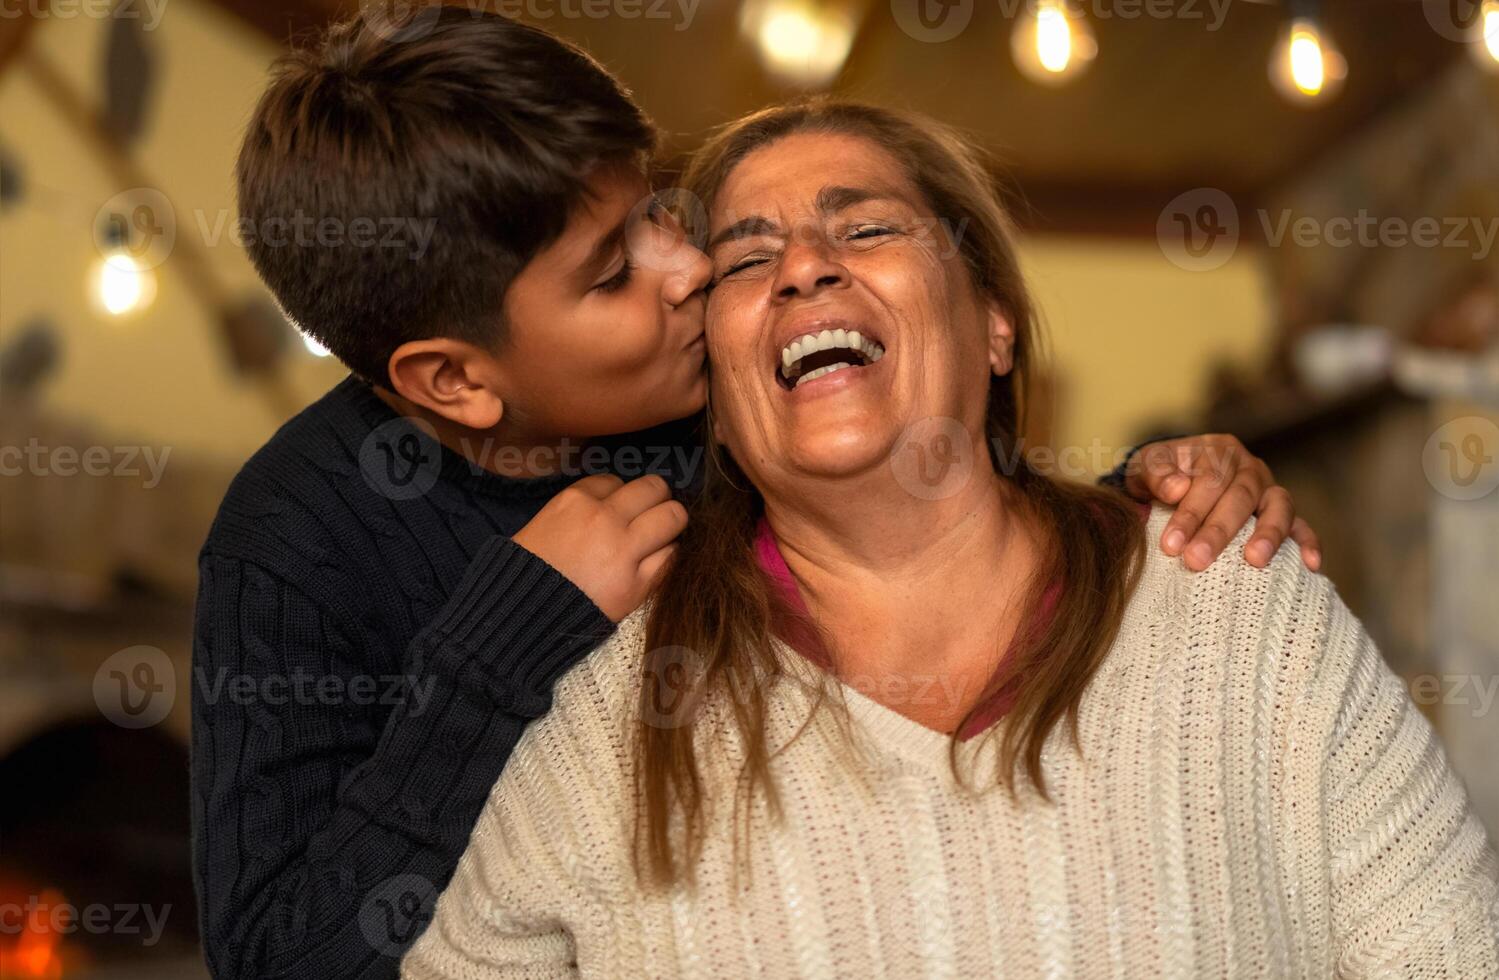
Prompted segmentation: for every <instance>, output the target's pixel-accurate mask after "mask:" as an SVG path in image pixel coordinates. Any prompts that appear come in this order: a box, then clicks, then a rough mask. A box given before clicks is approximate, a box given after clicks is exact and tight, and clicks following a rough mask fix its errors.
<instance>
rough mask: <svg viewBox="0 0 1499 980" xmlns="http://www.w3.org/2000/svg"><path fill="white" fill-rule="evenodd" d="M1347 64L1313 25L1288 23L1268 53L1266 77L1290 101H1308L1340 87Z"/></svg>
mask: <svg viewBox="0 0 1499 980" xmlns="http://www.w3.org/2000/svg"><path fill="white" fill-rule="evenodd" d="M1347 73H1348V64H1347V62H1345V61H1344V60H1343V56H1342V55H1341V54H1339V53H1338V51H1337V49H1336V48H1335V47H1334V46H1333V45H1332V42H1331V41H1329V40H1328V38H1327V36H1326V35H1324V34H1323V33H1322V32H1321V30H1319V29H1318V27H1317V25H1316V24H1315V23H1313V22H1312V21H1310V20H1304V19H1298V20H1294V21H1292V22H1291V26H1290V28H1289V30H1287V31H1286V33H1285V35H1284V36H1283V37H1282V38H1281V41H1280V43H1279V44H1277V45H1276V46H1275V51H1274V52H1273V53H1272V54H1271V56H1270V80H1271V81H1272V82H1274V83H1275V87H1276V88H1277V89H1278V90H1279V91H1280V93H1281V94H1282V95H1284V96H1285V97H1286V98H1287V99H1288V100H1290V101H1291V102H1296V103H1303V104H1304V103H1309V102H1312V101H1314V100H1317V99H1320V98H1323V97H1325V96H1330V95H1332V94H1333V93H1335V92H1336V91H1337V90H1338V89H1339V88H1341V87H1342V82H1343V79H1344V77H1346V75H1347Z"/></svg>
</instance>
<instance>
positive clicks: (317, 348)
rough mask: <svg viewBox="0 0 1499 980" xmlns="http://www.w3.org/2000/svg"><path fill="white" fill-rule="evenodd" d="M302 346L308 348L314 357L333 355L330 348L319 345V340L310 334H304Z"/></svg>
mask: <svg viewBox="0 0 1499 980" xmlns="http://www.w3.org/2000/svg"><path fill="white" fill-rule="evenodd" d="M302 346H304V347H306V348H307V350H308V351H310V352H311V354H312V356H313V357H328V356H329V355H331V354H332V353H333V352H332V351H330V350H329V349H328V348H326V347H324V346H323V345H322V344H320V343H318V342H317V339H316V338H315V337H313V336H312V334H310V333H304V334H302Z"/></svg>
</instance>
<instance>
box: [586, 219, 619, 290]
mask: <svg viewBox="0 0 1499 980" xmlns="http://www.w3.org/2000/svg"><path fill="white" fill-rule="evenodd" d="M628 221H629V216H628V215H626V216H625V217H624V218H623V219H621V220H620V222H619V224H617V225H615V226H614V227H613V228H610V229H609V230H608V231H607V232H605V233H604V234H603V235H602V236H601V237H600V238H599V240H598V241H596V242H594V243H593V248H591V249H589V250H588V257H587V258H586V259H584V260H583V264H582V265H580V266H579V267H578V269H579V275H580V276H581V277H582V278H584V279H587V280H592V279H593V277H594V276H596V275H598V274H599V272H600V271H602V270H603V268H604V266H605V265H607V264H608V262H609V260H610V259H611V258H613V257H614V253H615V252H616V251H618V250H619V247H620V243H621V242H623V241H624V238H625V225H626V223H627V222H628Z"/></svg>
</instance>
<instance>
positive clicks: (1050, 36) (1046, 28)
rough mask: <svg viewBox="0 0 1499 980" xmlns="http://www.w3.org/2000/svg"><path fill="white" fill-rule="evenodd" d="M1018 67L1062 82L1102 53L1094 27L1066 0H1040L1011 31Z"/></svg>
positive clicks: (1037, 77)
mask: <svg viewBox="0 0 1499 980" xmlns="http://www.w3.org/2000/svg"><path fill="white" fill-rule="evenodd" d="M1010 53H1011V56H1012V57H1013V58H1014V59H1015V67H1017V68H1019V69H1020V71H1021V73H1022V74H1023V75H1025V76H1026V77H1027V78H1029V79H1030V80H1031V81H1034V82H1041V83H1042V84H1045V85H1060V84H1062V83H1064V82H1067V81H1069V80H1071V79H1072V78H1074V77H1076V76H1077V75H1079V74H1081V73H1082V71H1083V70H1084V69H1085V68H1087V67H1088V64H1089V62H1091V61H1092V60H1093V58H1094V57H1095V56H1096V55H1097V54H1098V42H1097V41H1096V40H1095V39H1094V37H1093V29H1092V28H1091V27H1089V26H1088V21H1087V19H1086V18H1085V17H1083V16H1082V14H1081V12H1078V11H1073V10H1070V9H1069V8H1068V4H1067V2H1066V0H1037V2H1036V3H1035V4H1034V5H1032V7H1031V9H1030V10H1029V11H1028V12H1027V13H1025V14H1023V15H1022V16H1021V18H1020V19H1019V20H1018V21H1016V23H1015V29H1014V30H1013V31H1012V32H1011V33H1010Z"/></svg>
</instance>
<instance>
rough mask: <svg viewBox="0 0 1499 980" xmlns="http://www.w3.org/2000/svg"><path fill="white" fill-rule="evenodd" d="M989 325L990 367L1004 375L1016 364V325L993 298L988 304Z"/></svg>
mask: <svg viewBox="0 0 1499 980" xmlns="http://www.w3.org/2000/svg"><path fill="white" fill-rule="evenodd" d="M986 309H987V311H988V320H987V322H988V326H989V369H990V370H991V371H993V372H994V374H995V375H996V376H999V377H1003V376H1004V375H1006V374H1009V373H1010V370H1011V369H1012V368H1014V366H1015V325H1014V324H1013V323H1011V322H1010V315H1009V314H1008V313H1006V312H1005V311H1004V309H1003V308H1001V306H1000V305H999V304H998V303H996V302H994V301H993V300H990V301H988V303H987V305H986Z"/></svg>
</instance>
